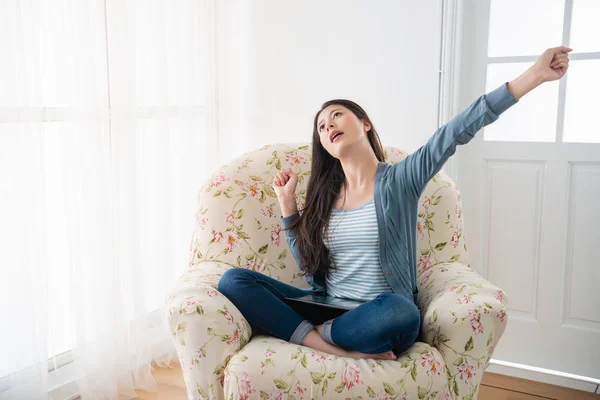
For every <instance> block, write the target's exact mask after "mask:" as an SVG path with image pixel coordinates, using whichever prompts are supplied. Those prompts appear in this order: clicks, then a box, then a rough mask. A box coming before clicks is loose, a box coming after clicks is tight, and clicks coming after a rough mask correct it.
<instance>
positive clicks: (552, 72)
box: [532, 46, 573, 82]
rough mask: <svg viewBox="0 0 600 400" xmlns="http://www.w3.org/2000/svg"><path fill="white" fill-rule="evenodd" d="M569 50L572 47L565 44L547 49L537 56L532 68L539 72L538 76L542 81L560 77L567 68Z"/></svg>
mask: <svg viewBox="0 0 600 400" xmlns="http://www.w3.org/2000/svg"><path fill="white" fill-rule="evenodd" d="M571 51H573V49H570V48H568V47H565V46H559V47H553V48H551V49H548V50H546V51H545V52H543V53H542V55H541V56H539V57H538V59H537V60H536V62H535V64H534V65H533V66H532V68H533V69H534V70H535V71H537V73H538V74H540V78H541V79H542V80H543V81H544V82H551V81H555V80H557V79H560V78H562V77H563V76H564V75H565V74H566V73H567V69H569V52H571Z"/></svg>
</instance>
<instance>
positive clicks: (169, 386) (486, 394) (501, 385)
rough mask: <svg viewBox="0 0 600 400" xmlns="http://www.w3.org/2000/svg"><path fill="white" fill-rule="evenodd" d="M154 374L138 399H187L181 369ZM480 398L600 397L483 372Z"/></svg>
mask: <svg viewBox="0 0 600 400" xmlns="http://www.w3.org/2000/svg"><path fill="white" fill-rule="evenodd" d="M154 378H155V379H156V381H157V382H158V392H156V393H149V392H144V391H140V390H138V394H139V397H137V398H138V399H140V400H186V399H187V397H186V395H185V385H184V383H183V377H182V375H181V369H180V368H179V367H176V368H156V370H155V371H154ZM479 399H481V400H547V399H553V400H600V395H599V394H593V393H588V392H582V391H579V390H574V389H567V388H564V387H562V386H554V385H548V384H545V383H539V382H534V381H529V380H526V379H520V378H513V377H509V376H505V375H498V374H493V373H489V372H486V373H485V374H484V375H483V382H482V384H481V388H480V389H479Z"/></svg>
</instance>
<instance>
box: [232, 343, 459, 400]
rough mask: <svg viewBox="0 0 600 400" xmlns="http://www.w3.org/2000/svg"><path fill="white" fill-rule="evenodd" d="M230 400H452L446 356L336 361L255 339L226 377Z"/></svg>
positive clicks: (430, 350)
mask: <svg viewBox="0 0 600 400" xmlns="http://www.w3.org/2000/svg"><path fill="white" fill-rule="evenodd" d="M224 374H225V379H224V389H225V398H226V399H230V398H233V399H258V398H261V399H283V400H285V399H312V398H327V399H348V398H350V399H356V398H362V399H404V400H408V399H412V398H414V397H413V396H411V395H410V394H414V393H418V398H419V399H438V398H448V399H449V398H450V393H449V392H448V388H447V386H448V380H447V376H446V367H445V364H444V360H443V358H442V355H441V354H440V352H439V351H438V350H437V349H436V348H435V347H432V346H430V345H428V344H427V343H423V342H416V343H415V344H414V345H413V346H412V347H411V348H409V349H408V350H407V351H406V352H404V353H403V354H402V355H401V356H400V357H398V360H397V361H382V360H363V359H353V358H344V357H336V356H332V355H329V354H326V353H321V352H318V351H316V350H313V349H311V348H308V347H305V346H298V345H296V344H292V343H289V342H286V341H283V340H280V339H275V338H272V337H269V336H254V337H253V338H252V339H251V340H250V342H249V343H248V344H247V345H246V346H244V348H243V349H242V350H241V351H239V352H238V353H236V354H235V355H234V356H233V357H232V358H231V359H230V361H229V363H228V365H227V368H226V369H225V371H224Z"/></svg>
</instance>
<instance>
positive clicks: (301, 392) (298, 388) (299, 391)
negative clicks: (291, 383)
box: [294, 384, 308, 399]
mask: <svg viewBox="0 0 600 400" xmlns="http://www.w3.org/2000/svg"><path fill="white" fill-rule="evenodd" d="M306 390H308V388H305V387H302V386H300V384H298V385H296V389H294V393H296V394H298V395H300V399H303V398H304V393H305V392H306Z"/></svg>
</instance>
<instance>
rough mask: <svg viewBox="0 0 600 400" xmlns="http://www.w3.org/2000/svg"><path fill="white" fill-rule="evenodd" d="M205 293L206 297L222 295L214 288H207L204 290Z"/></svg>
mask: <svg viewBox="0 0 600 400" xmlns="http://www.w3.org/2000/svg"><path fill="white" fill-rule="evenodd" d="M206 294H207V295H208V297H219V296H223V295H222V294H221V293H219V292H218V291H216V290H215V289H209V290H207V291H206Z"/></svg>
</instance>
